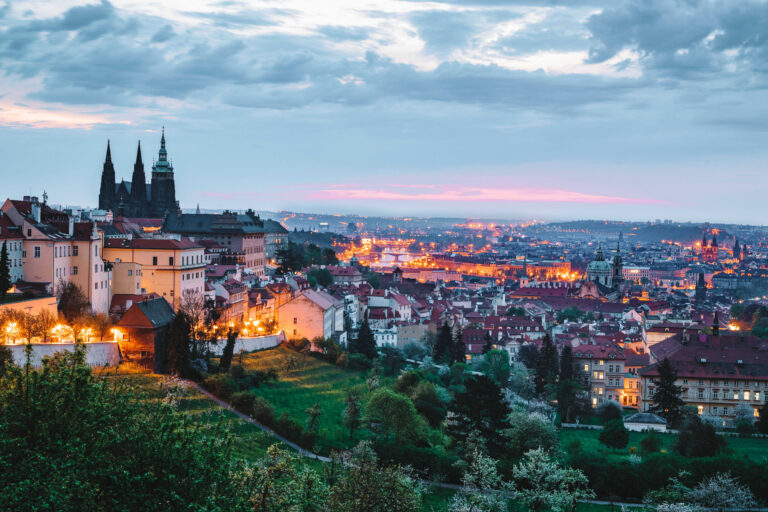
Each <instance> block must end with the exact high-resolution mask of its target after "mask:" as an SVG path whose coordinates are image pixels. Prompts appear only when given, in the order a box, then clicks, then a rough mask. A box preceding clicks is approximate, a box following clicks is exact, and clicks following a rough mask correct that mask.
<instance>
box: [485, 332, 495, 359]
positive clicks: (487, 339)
mask: <svg viewBox="0 0 768 512" xmlns="http://www.w3.org/2000/svg"><path fill="white" fill-rule="evenodd" d="M491 350H493V337H492V336H491V333H490V332H486V333H485V343H484V344H483V354H487V353H488V352H490V351H491Z"/></svg>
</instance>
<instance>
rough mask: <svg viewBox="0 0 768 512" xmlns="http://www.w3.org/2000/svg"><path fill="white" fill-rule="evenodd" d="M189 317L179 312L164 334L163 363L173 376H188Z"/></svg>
mask: <svg viewBox="0 0 768 512" xmlns="http://www.w3.org/2000/svg"><path fill="white" fill-rule="evenodd" d="M190 328H191V326H190V323H189V317H188V316H187V315H186V313H184V312H183V311H180V312H178V313H177V314H176V316H175V317H174V318H173V320H172V321H171V324H170V325H169V326H168V331H167V332H166V334H165V363H166V367H167V370H168V371H169V372H170V373H172V374H174V375H181V376H187V375H188V374H189V331H190Z"/></svg>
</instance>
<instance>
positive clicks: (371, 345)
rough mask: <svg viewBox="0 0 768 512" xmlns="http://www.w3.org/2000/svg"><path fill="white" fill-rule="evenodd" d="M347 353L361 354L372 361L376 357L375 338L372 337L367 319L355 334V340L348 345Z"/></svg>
mask: <svg viewBox="0 0 768 512" xmlns="http://www.w3.org/2000/svg"><path fill="white" fill-rule="evenodd" d="M349 351H350V352H351V353H357V354H363V355H364V356H365V357H367V358H368V359H374V358H375V357H376V356H377V355H378V352H377V351H376V338H374V336H373V331H372V330H371V326H370V324H369V323H368V319H367V318H366V319H365V321H364V322H363V325H361V326H360V330H359V331H358V332H357V339H356V340H354V341H352V342H351V343H350V345H349Z"/></svg>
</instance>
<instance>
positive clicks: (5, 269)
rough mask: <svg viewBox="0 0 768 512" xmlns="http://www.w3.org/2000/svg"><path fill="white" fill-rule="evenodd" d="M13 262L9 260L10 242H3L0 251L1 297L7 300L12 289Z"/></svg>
mask: <svg viewBox="0 0 768 512" xmlns="http://www.w3.org/2000/svg"><path fill="white" fill-rule="evenodd" d="M12 284H13V283H11V262H10V261H9V260H8V242H5V241H3V247H2V249H0V297H2V298H3V299H5V297H6V295H7V294H8V289H9V288H10V287H11V285H12Z"/></svg>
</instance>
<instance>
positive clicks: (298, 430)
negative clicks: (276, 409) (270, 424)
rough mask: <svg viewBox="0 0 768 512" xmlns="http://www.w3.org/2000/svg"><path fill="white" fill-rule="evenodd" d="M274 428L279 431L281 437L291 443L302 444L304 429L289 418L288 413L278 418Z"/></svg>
mask: <svg viewBox="0 0 768 512" xmlns="http://www.w3.org/2000/svg"><path fill="white" fill-rule="evenodd" d="M274 426H275V430H277V431H278V433H279V434H280V435H282V436H283V437H285V438H286V439H288V440H289V441H293V442H294V443H301V441H302V438H303V435H304V428H303V427H302V426H301V424H300V423H299V422H298V421H296V420H294V419H293V418H291V417H290V416H288V414H287V413H283V414H281V415H280V416H278V418H277V419H276V420H275V425H274Z"/></svg>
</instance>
